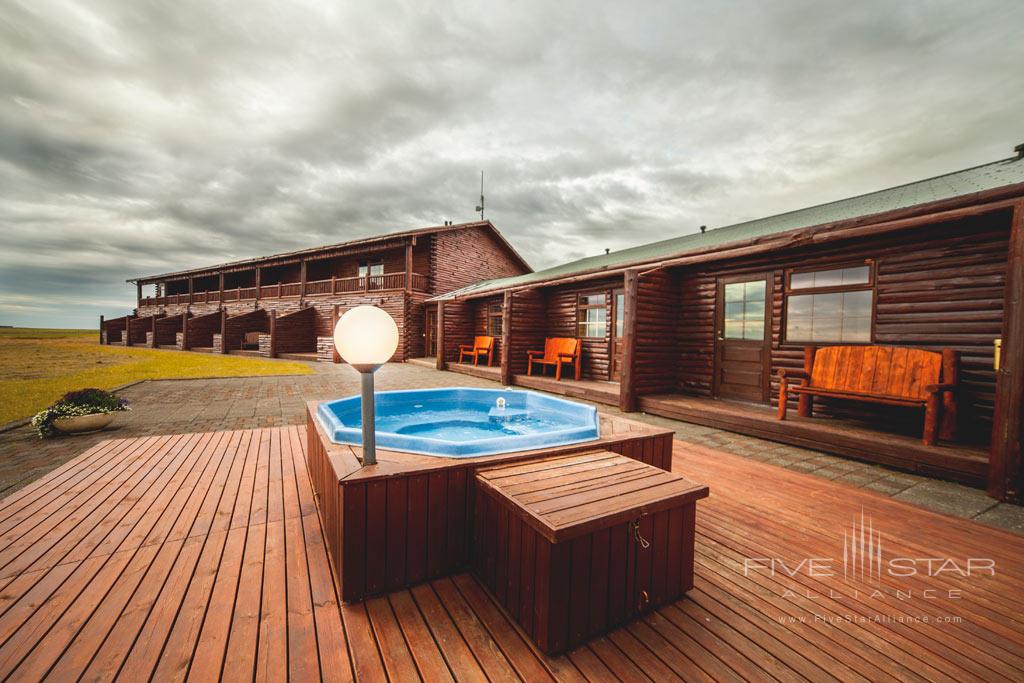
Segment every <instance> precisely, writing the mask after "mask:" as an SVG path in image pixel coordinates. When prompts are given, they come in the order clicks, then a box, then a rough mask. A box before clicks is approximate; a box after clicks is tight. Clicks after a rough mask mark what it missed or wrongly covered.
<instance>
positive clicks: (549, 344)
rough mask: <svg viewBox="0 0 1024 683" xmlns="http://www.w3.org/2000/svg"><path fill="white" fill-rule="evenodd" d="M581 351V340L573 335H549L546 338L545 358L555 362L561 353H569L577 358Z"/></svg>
mask: <svg viewBox="0 0 1024 683" xmlns="http://www.w3.org/2000/svg"><path fill="white" fill-rule="evenodd" d="M579 352H580V340H579V339H573V338H572V337H549V338H547V339H545V340H544V360H545V361H546V362H549V363H554V362H555V361H557V360H558V356H559V354H563V353H564V354H568V355H570V356H572V357H573V359H574V360H575V358H576V356H577V355H579Z"/></svg>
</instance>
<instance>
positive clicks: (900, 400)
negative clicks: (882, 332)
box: [779, 346, 959, 446]
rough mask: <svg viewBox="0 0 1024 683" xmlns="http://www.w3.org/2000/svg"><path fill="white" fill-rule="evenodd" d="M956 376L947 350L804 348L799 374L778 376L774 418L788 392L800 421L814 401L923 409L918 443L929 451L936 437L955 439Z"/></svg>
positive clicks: (782, 411)
mask: <svg viewBox="0 0 1024 683" xmlns="http://www.w3.org/2000/svg"><path fill="white" fill-rule="evenodd" d="M958 373H959V354H958V352H957V351H954V350H953V349H943V350H942V352H941V353H940V352H935V351H925V350H923V349H911V348H906V347H897V346H828V347H824V348H820V349H816V348H815V347H813V346H808V347H806V348H805V349H804V368H803V370H793V369H788V368H787V369H782V370H780V371H779V379H780V386H779V419H780V420H785V419H786V410H787V401H788V398H789V394H791V393H793V394H797V395H798V396H799V399H798V413H799V414H800V415H801V416H802V417H811V415H812V413H813V410H814V397H815V396H822V397H826V398H839V399H846V400H852V401H864V402H868V403H879V404H882V405H893V406H923V407H924V408H925V416H924V430H923V435H922V440H923V441H924V443H925V445H929V446H931V445H934V444H935V443H936V440H937V436H941V438H943V439H947V440H949V439H953V438H955V436H956V412H957V410H956V384H957V376H958ZM793 380H796V381H797V384H795V385H794V384H792V381H793ZM940 422H941V430H940Z"/></svg>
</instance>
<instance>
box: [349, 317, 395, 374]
mask: <svg viewBox="0 0 1024 683" xmlns="http://www.w3.org/2000/svg"><path fill="white" fill-rule="evenodd" d="M334 348H336V349H337V350H338V354H339V355H340V356H341V357H342V358H343V359H345V362H346V363H348V364H349V365H351V366H352V367H354V368H355V369H357V370H360V371H362V367H369V366H375V367H380V366H381V365H383V364H384V363H387V362H388V361H389V360H390V359H391V356H393V355H394V353H395V349H397V348H398V325H396V324H395V320H394V318H392V317H391V316H390V315H389V314H388V312H387V311H385V310H383V309H381V308H377V307H376V306H356V307H355V308H353V309H350V310H348V311H346V312H345V314H344V315H342V316H341V318H340V319H339V320H338V324H337V325H335V327H334Z"/></svg>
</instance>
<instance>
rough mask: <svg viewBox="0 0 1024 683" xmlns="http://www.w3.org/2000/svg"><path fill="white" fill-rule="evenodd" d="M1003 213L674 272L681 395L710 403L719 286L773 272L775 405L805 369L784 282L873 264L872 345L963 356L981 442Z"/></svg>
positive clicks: (837, 409) (987, 422)
mask: <svg viewBox="0 0 1024 683" xmlns="http://www.w3.org/2000/svg"><path fill="white" fill-rule="evenodd" d="M1008 236H1009V215H1008V214H1004V213H998V214H991V215H988V216H982V217H980V218H974V219H969V220H962V221H956V222H951V223H945V224H936V225H930V226H927V227H925V228H920V229H915V230H908V231H903V232H900V233H895V234H891V235H887V236H885V237H875V238H872V239H867V240H857V241H849V242H843V243H837V244H825V245H821V246H818V247H815V248H804V249H799V250H793V251H790V252H787V253H785V254H771V255H763V256H759V257H757V258H752V259H746V260H742V261H732V262H729V263H728V264H722V265H719V266H717V267H716V268H714V269H710V268H702V269H701V270H695V269H694V270H688V271H683V272H682V273H680V275H679V277H680V280H679V284H678V286H676V287H675V291H676V296H678V300H679V302H680V308H679V316H678V317H679V319H680V326H679V335H680V353H679V372H678V375H677V390H678V391H681V392H683V393H686V394H692V395H702V396H708V395H711V391H712V378H713V367H714V335H715V330H714V325H715V317H714V316H715V282H716V278H717V277H718V276H722V275H732V274H737V273H742V272H750V273H765V272H767V273H769V274H770V275H771V276H772V280H773V281H774V285H773V288H772V300H771V307H772V315H771V335H772V338H771V375H772V386H771V401H772V403H773V404H774V403H775V402H776V401H777V400H778V379H777V373H778V370H779V369H780V368H799V367H802V365H803V347H804V344H802V343H787V342H785V340H784V325H785V321H784V312H783V283H784V277H785V274H786V272H787V270H788V269H790V268H793V267H802V268H806V267H818V266H821V267H829V266H841V265H845V264H852V263H857V262H863V261H864V260H865V259H873V260H874V261H875V262H876V264H877V265H876V268H877V270H876V273H877V276H876V291H877V294H876V303H875V322H874V343H876V344H886V345H896V346H912V347H917V348H925V349H931V350H940V349H942V348H953V349H957V350H959V351H960V352H961V361H962V366H961V380H960V383H961V386H962V387H963V391H962V392H961V395H960V406H961V409H960V412H961V424H962V426H966V427H968V431H969V432H973V433H970V434H966V435H965V436H966V437H967V438H970V439H974V440H981V441H984V440H987V438H988V434H989V432H990V430H991V419H992V408H993V403H994V393H995V374H994V372H993V369H992V361H993V346H992V342H993V340H994V339H995V338H997V337H999V335H1000V330H1001V327H1002V319H1003V288H1004V284H1005V278H1006V253H1007V240H1008ZM822 409H823V411H825V412H832V413H835V414H842V415H845V416H849V417H863V418H866V419H870V420H872V421H876V422H877V421H882V422H887V423H889V425H890V426H891V427H894V428H896V427H899V426H901V425H904V424H906V425H908V426H909V425H910V424H914V425H915V426H916V427H919V420H917V419H908V415H905V414H904V413H903V412H902V411H899V410H893V409H891V408H887V409H884V410H881V409H878V408H876V407H875V406H872V405H870V404H857V405H854V406H846V405H843V404H842V403H838V402H834V401H833V402H828V401H823V402H822Z"/></svg>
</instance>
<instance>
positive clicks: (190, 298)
mask: <svg viewBox="0 0 1024 683" xmlns="http://www.w3.org/2000/svg"><path fill="white" fill-rule="evenodd" d="M188 302H189V303H192V276H191V275H189V276H188Z"/></svg>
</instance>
